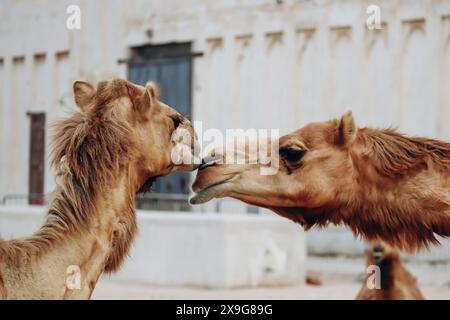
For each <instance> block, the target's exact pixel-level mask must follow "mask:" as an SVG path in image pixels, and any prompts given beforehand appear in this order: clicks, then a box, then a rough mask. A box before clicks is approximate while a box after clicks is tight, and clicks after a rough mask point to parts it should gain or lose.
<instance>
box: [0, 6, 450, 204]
mask: <svg viewBox="0 0 450 320" xmlns="http://www.w3.org/2000/svg"><path fill="white" fill-rule="evenodd" d="M279 2H280V3H281V4H278V3H277V1H269V0H254V1H251V0H246V1H238V0H235V1H232V0H221V1H215V0H209V1H204V0H171V1H167V0H152V1H143V0H133V1H119V0H103V1H102V0H98V1H88V0H77V1H75V0H73V1H56V0H53V1H50V0H47V1H39V2H34V1H33V2H32V1H27V0H16V1H12V0H3V1H1V2H0V126H1V127H0V198H1V197H3V196H4V195H5V194H17V193H18V194H26V193H27V192H28V159H29V154H28V149H29V119H28V118H27V116H26V112H27V111H38V110H44V111H46V113H47V121H48V126H47V128H49V125H50V123H51V122H52V121H54V120H55V119H56V118H58V117H60V116H62V115H64V114H67V113H69V112H71V111H72V110H73V108H74V104H73V101H72V93H71V84H72V82H73V81H74V80H75V79H88V80H91V81H93V82H96V81H98V80H101V79H103V78H105V77H111V76H119V77H125V76H126V65H125V64H120V63H118V60H119V59H126V58H128V57H129V49H130V47H133V46H137V45H142V44H161V43H168V42H174V41H178V42H184V41H190V42H192V44H193V50H194V51H196V52H202V53H203V54H204V55H203V56H202V57H199V58H195V59H194V73H193V113H194V120H202V121H203V128H204V129H207V128H218V129H221V130H225V129H226V128H237V127H241V128H248V127H252V128H279V129H280V131H281V133H286V132H289V131H291V130H294V129H296V128H298V127H300V126H302V125H304V124H305V123H307V122H309V121H315V120H324V119H328V118H330V117H335V116H339V115H340V114H341V113H343V112H344V111H345V110H347V109H352V110H353V112H354V114H355V118H356V121H357V122H358V123H359V124H360V125H371V126H391V125H392V126H397V127H399V129H400V130H401V131H404V132H406V133H410V134H416V135H427V136H430V137H436V138H442V139H447V140H450V126H449V124H448V123H449V122H450V2H449V1H447V0H429V1H423V0H399V1H393V0H380V1H375V2H376V3H377V4H378V5H379V6H380V8H381V20H382V28H383V29H382V30H378V31H376V30H375V31H371V30H368V29H367V28H366V25H365V22H366V19H367V17H368V15H367V14H366V9H367V6H368V5H370V4H372V3H374V1H361V0H334V1H332V0H316V1H306V0H304V1H302V0H284V1H279ZM71 4H76V5H78V6H79V7H80V9H81V17H82V20H81V30H68V29H67V28H66V19H67V17H68V16H69V15H68V14H67V13H66V9H67V7H68V6H69V5H71ZM49 139H50V130H48V133H47V141H49ZM48 153H49V148H47V154H48ZM47 162H48V161H47ZM53 186H54V183H53V177H52V175H51V173H50V170H49V168H48V165H47V169H46V182H45V190H46V192H50V191H51V190H52V189H53Z"/></svg>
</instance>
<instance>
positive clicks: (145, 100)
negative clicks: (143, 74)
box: [136, 82, 159, 112]
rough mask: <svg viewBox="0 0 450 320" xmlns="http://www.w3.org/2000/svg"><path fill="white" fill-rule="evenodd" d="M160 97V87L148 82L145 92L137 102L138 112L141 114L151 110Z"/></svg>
mask: <svg viewBox="0 0 450 320" xmlns="http://www.w3.org/2000/svg"><path fill="white" fill-rule="evenodd" d="M158 97H159V87H158V85H157V84H156V83H154V82H147V84H146V85H145V92H144V94H143V95H142V96H140V97H139V99H138V101H137V105H136V107H137V110H138V111H140V112H145V111H146V110H148V109H150V108H151V107H152V106H153V105H154V104H155V103H156V100H157V99H158Z"/></svg>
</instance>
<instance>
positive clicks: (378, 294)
mask: <svg viewBox="0 0 450 320" xmlns="http://www.w3.org/2000/svg"><path fill="white" fill-rule="evenodd" d="M366 256H367V266H377V267H378V268H379V272H380V278H379V280H380V283H379V285H380V286H379V288H376V287H374V288H369V286H368V284H367V282H368V280H369V281H370V280H372V279H369V278H370V277H373V276H374V274H368V275H367V277H366V279H365V280H364V282H363V285H362V287H361V290H360V291H359V293H358V295H357V296H356V299H357V300H423V299H424V297H423V295H422V293H421V292H420V290H419V288H418V287H417V280H416V278H415V277H414V276H413V275H412V274H411V273H409V271H408V270H407V269H406V268H405V266H404V265H403V263H402V262H401V258H400V254H399V253H398V251H397V250H395V249H393V248H391V247H389V246H387V245H383V244H381V243H377V244H373V245H371V247H370V249H369V250H367V252H366Z"/></svg>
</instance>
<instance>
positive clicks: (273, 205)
mask: <svg viewBox="0 0 450 320" xmlns="http://www.w3.org/2000/svg"><path fill="white" fill-rule="evenodd" d="M267 143H268V144H270V143H271V142H270V141H268V142H267ZM261 145H264V143H263V144H261V143H260V142H259V143H258V147H260V146H261ZM225 149H226V148H225ZM266 149H267V150H269V149H270V150H272V155H274V154H275V155H277V156H278V157H277V160H276V163H277V164H278V170H275V171H274V172H273V174H267V173H266V174H263V172H264V171H262V169H264V168H266V167H267V162H266V161H256V162H255V161H244V162H241V163H233V160H234V159H237V158H238V157H236V155H238V156H239V155H240V154H241V153H244V154H246V157H244V158H245V159H244V160H249V159H254V158H255V156H254V155H253V156H252V152H251V150H253V151H254V152H256V158H257V159H260V157H261V155H264V152H259V151H258V150H257V148H256V149H255V148H254V147H253V148H251V146H250V145H249V142H246V143H245V144H244V146H241V147H237V148H235V150H236V151H235V152H234V153H233V152H230V151H229V150H228V151H226V152H223V153H224V154H223V155H220V152H221V151H220V149H219V151H218V152H215V153H216V154H215V155H214V156H215V157H216V158H219V159H220V160H219V161H216V160H214V161H209V160H205V161H204V164H202V165H201V166H200V168H199V171H198V173H197V177H196V180H195V182H194V184H193V187H192V188H193V191H194V192H196V195H194V197H193V198H191V203H192V204H198V203H203V202H206V201H209V200H210V199H213V198H221V197H226V196H228V197H232V198H235V199H238V200H241V201H244V202H246V203H248V204H251V205H256V206H260V207H264V208H267V209H270V210H272V211H274V212H275V213H277V214H279V215H281V216H283V217H285V218H288V219H290V220H292V221H294V222H297V223H299V224H301V225H302V226H303V227H305V229H309V228H311V227H312V226H319V227H321V226H326V225H327V224H328V223H333V224H336V225H338V224H345V225H346V226H348V227H350V229H351V230H352V231H353V232H354V234H356V235H362V236H363V237H365V239H366V240H369V241H377V240H380V241H384V242H386V243H388V244H390V245H391V246H393V247H396V248H401V249H406V250H408V251H414V250H417V249H419V248H421V247H427V246H429V245H430V244H436V243H438V242H439V241H438V240H437V238H436V237H435V235H436V234H437V235H440V236H450V192H449V190H450V189H449V188H450V174H449V172H450V171H449V169H450V144H449V143H447V142H444V141H439V140H433V139H429V138H422V137H409V136H405V135H403V134H401V133H398V132H396V131H395V130H393V129H372V128H357V127H356V125H355V121H354V119H353V116H352V114H351V112H348V113H346V114H344V115H343V116H342V117H341V118H340V119H334V120H330V121H325V122H318V123H310V124H308V125H306V126H305V127H303V128H301V129H299V130H297V131H295V132H293V133H290V134H287V135H285V136H283V137H281V138H279V147H278V148H276V149H274V148H268V147H267V148H266ZM255 150H256V151H255ZM243 151H245V152H243ZM254 152H253V153H254ZM217 153H219V156H218V155H217ZM230 157H231V158H232V160H231V161H230V159H229V158H230ZM221 158H222V159H221ZM240 158H241V159H242V158H243V157H242V156H241V157H240ZM272 158H274V157H273V156H272ZM207 159H211V156H209V157H207ZM234 162H235V161H234ZM271 167H272V168H273V164H271Z"/></svg>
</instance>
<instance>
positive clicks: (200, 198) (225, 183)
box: [189, 177, 233, 205]
mask: <svg viewBox="0 0 450 320" xmlns="http://www.w3.org/2000/svg"><path fill="white" fill-rule="evenodd" d="M232 178H233V177H228V178H226V179H224V180H222V181H219V182H215V183H213V184H211V185H207V186H204V187H203V188H201V189H198V190H195V192H196V193H195V195H194V196H193V197H191V198H190V199H189V203H190V204H192V205H196V204H203V203H205V202H208V201H210V200H212V199H214V198H223V197H224V196H225V194H224V193H225V191H227V189H228V187H229V181H230V180H231V179H232Z"/></svg>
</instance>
